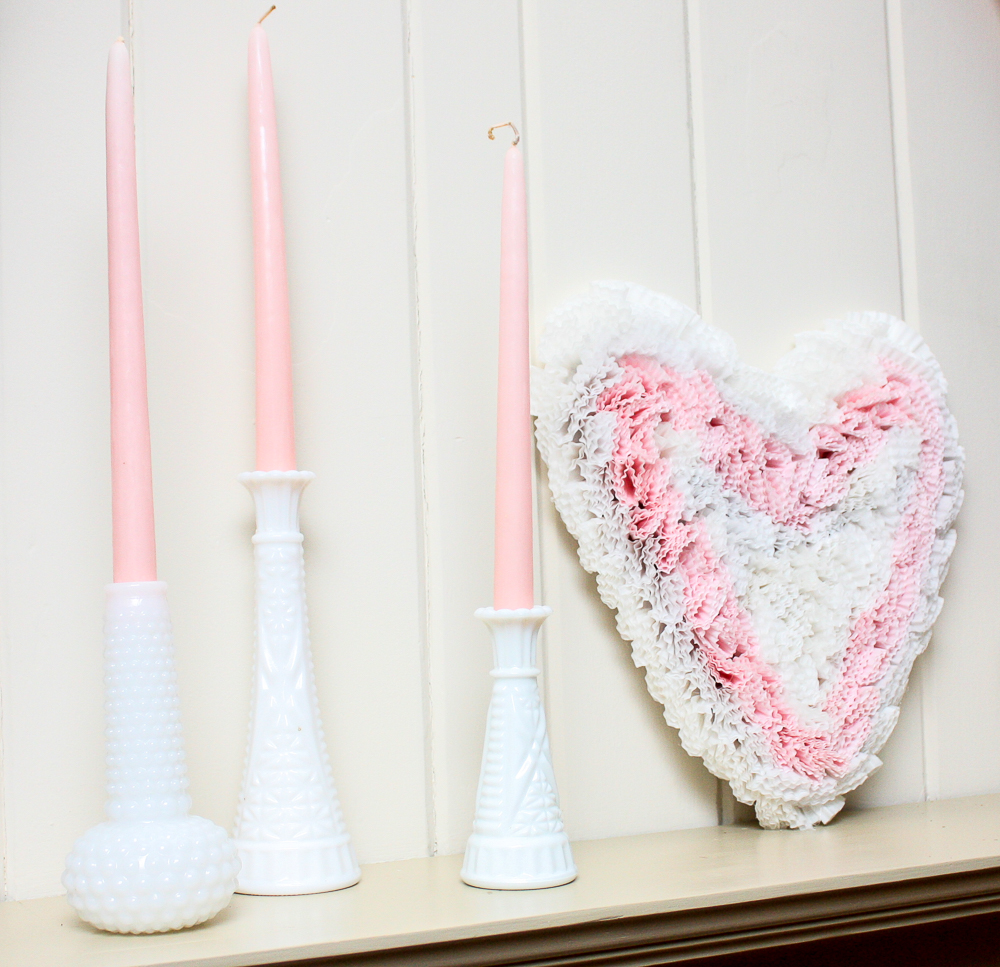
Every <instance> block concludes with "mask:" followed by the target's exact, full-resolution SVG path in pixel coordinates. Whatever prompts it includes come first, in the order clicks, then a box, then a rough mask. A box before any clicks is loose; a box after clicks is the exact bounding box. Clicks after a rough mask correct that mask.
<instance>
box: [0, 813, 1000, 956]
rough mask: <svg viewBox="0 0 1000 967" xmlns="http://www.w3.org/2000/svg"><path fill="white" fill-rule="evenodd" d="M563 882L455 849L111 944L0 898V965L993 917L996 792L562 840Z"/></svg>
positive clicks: (831, 931) (635, 949)
mask: <svg viewBox="0 0 1000 967" xmlns="http://www.w3.org/2000/svg"><path fill="white" fill-rule="evenodd" d="M574 853H575V856H576V860H577V863H578V865H579V869H580V876H579V879H578V880H577V881H576V882H575V883H572V884H570V885H569V886H565V887H560V888H557V889H551V890H539V891H533V892H509V893H504V892H493V891H485V890H477V889H474V888H472V887H468V886H465V885H463V884H462V883H461V881H460V880H459V876H458V872H459V867H460V865H461V856H442V857H435V858H431V859H414V860H406V861H402V862H396V863H379V864H372V865H370V866H366V867H364V873H363V878H362V881H361V883H360V885H359V886H357V887H354V888H352V889H349V890H343V891H340V892H337V893H324V894H316V895H313V896H302V897H256V896H237V897H235V899H234V901H233V904H232V906H231V907H230V908H229V909H228V910H226V911H224V912H223V913H222V914H220V915H219V916H218V917H217V918H216V919H215V920H214V921H213V922H212V923H209V924H207V925H204V926H202V927H196V928H194V929H192V930H187V931H183V932H180V933H174V934H161V935H157V936H146V937H122V936H115V935H111V934H104V933H100V932H98V931H96V930H93V929H91V928H89V927H87V926H86V925H84V924H83V923H81V922H80V921H79V920H77V919H76V917H75V915H74V914H73V912H72V910H71V909H70V908H69V906H68V905H67V904H66V901H65V899H64V898H62V897H53V898H50V899H44V900H29V901H26V902H8V903H3V904H0V965H2V967H67V965H73V967H97V965H100V967H152V965H157V967H166V965H172V967H180V965H186V967H195V965H197V967H246V965H255V964H286V963H299V964H302V963H310V964H313V965H319V964H326V963H339V962H341V958H343V962H344V963H345V964H346V963H350V964H351V965H356V964H371V965H375V964H393V965H395V964H399V965H402V964H418V963H419V964H420V965H422V967H432V965H437V964H441V965H449V967H458V965H466V964H468V965H473V964H475V965H501V964H508V963H517V964H545V963H553V962H556V963H558V964H560V965H566V964H576V963H581V962H584V961H585V962H586V963H587V964H601V963H606V962H609V961H611V960H612V959H613V961H614V962H615V963H616V964H629V965H632V964H643V963H645V964H648V963H665V962H670V961H673V960H683V959H685V958H687V957H691V956H698V955H701V956H704V955H706V954H710V953H726V952H732V951H737V950H746V949H751V948H759V947H767V946H770V945H776V944H783V943H790V942H795V941H802V940H813V939H818V938H821V937H829V936H835V935H841V934H847V933H852V932H857V931H864V930H872V929H879V928H885V927H892V926H902V925H908V924H915V923H923V922H928V921H932V920H940V919H946V918H951V917H960V916H968V915H971V914H976V913H986V912H993V911H997V910H1000V796H997V795H992V796H977V797H973V798H967V799H954V800H949V801H941V802H930V803H919V804H916V805H907V806H889V807H884V808H879V809H870V810H865V811H861V812H855V813H850V814H847V815H843V816H841V817H840V818H838V819H837V820H836V821H835V822H834V824H833V825H832V826H830V827H827V828H823V829H817V830H813V831H811V832H774V831H765V830H760V829H757V828H751V827H744V826H719V827H708V828H703V829H693V830H684V831H680V832H671V833H658V834H652V835H646V836H632V837H627V838H622V839H606V840H595V841H591V842H581V843H576V844H575V845H574Z"/></svg>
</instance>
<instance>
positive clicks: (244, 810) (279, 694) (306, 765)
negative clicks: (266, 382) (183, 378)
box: [235, 470, 361, 896]
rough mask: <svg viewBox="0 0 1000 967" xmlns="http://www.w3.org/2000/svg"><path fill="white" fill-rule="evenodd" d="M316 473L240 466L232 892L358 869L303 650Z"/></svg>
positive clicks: (312, 889) (273, 891) (330, 885)
mask: <svg viewBox="0 0 1000 967" xmlns="http://www.w3.org/2000/svg"><path fill="white" fill-rule="evenodd" d="M314 476H315V475H314V474H312V473H309V472H308V471H304V470H288V471H285V470H258V471H254V472H253V473H245V474H241V475H240V480H241V481H242V482H243V483H244V484H245V485H246V487H247V489H248V490H249V491H250V493H251V494H253V498H254V503H255V505H256V508H257V532H256V534H255V535H254V538H253V542H254V565H255V572H256V589H255V597H256V641H255V661H254V678H253V697H252V702H251V709H250V738H249V743H248V746H247V759H246V768H245V771H244V776H243V791H242V794H241V796H240V803H239V808H238V811H237V816H236V832H235V837H236V842H237V847H238V849H239V856H240V859H241V861H242V864H243V868H242V872H241V873H240V878H239V885H238V887H237V892H239V893H255V894H263V895H268V896H278V895H281V896H288V895H293V894H301V893H323V892H325V891H327V890H339V889H342V888H343V887H347V886H351V885H353V884H354V883H357V882H358V880H359V879H360V878H361V869H360V867H359V866H358V861H357V858H356V856H355V855H354V848H353V846H352V845H351V838H350V836H349V835H348V832H347V827H346V825H345V823H344V817H343V814H342V813H341V809H340V802H339V800H338V799H337V790H336V788H335V786H334V783H333V774H332V772H331V769H330V760H329V757H328V755H327V750H326V742H325V741H324V738H323V727H322V725H321V724H320V716H319V704H318V702H317V699H316V678H315V673H314V671H313V662H312V656H311V653H310V650H309V623H308V617H307V613H306V596H305V560H304V557H303V553H302V534H301V532H300V531H299V499H300V497H301V495H302V491H303V490H304V489H305V487H306V485H307V484H308V483H309V481H310V480H312V479H313V477H314Z"/></svg>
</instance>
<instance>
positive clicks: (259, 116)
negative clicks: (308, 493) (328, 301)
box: [248, 24, 295, 470]
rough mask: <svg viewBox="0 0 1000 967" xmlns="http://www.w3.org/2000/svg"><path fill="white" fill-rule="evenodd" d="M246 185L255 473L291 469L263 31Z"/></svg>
mask: <svg viewBox="0 0 1000 967" xmlns="http://www.w3.org/2000/svg"><path fill="white" fill-rule="evenodd" d="M248 79H249V84H248V87H249V94H250V181H251V185H252V189H253V261H254V279H255V288H256V304H257V469H258V470H294V469H295V425H294V412H293V408H292V339H291V325H290V318H289V310H288V274H287V272H286V270H285V225H284V219H283V216H282V206H281V170H280V167H279V165H278V123H277V118H276V116H275V111H274V81H273V80H272V77H271V50H270V47H269V46H268V43H267V33H266V31H265V30H264V28H263V27H262V26H261V25H260V24H256V25H255V26H254V28H253V30H252V31H251V33H250V56H249V71H248Z"/></svg>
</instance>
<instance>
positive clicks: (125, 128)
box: [107, 40, 156, 582]
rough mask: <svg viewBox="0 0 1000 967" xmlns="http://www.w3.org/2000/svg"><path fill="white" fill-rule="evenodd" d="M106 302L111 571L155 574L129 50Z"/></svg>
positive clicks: (129, 577)
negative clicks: (109, 407) (109, 367)
mask: <svg viewBox="0 0 1000 967" xmlns="http://www.w3.org/2000/svg"><path fill="white" fill-rule="evenodd" d="M107 164H108V296H109V299H108V302H109V309H110V313H109V315H110V330H111V516H112V529H113V538H112V539H113V545H114V579H115V581H116V582H122V581H155V580H156V540H155V537H154V532H153V472H152V466H151V463H150V456H149V409H148V405H147V401H146V344H145V338H144V335H143V324H142V277H141V274H140V271H139V205H138V201H137V198H136V178H135V118H134V115H133V108H132V72H131V70H130V69H129V57H128V50H126V48H125V43H124V42H123V41H122V40H118V41H117V42H116V43H114V44H113V45H112V47H111V53H110V55H109V56H108V94H107Z"/></svg>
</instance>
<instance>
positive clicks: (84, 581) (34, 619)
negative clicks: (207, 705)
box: [0, 0, 121, 899]
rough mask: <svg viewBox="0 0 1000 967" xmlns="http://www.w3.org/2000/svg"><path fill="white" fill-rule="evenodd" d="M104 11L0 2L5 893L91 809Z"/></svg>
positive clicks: (110, 18)
mask: <svg viewBox="0 0 1000 967" xmlns="http://www.w3.org/2000/svg"><path fill="white" fill-rule="evenodd" d="M119 15H120V7H119V2H118V0H105V2H99V3H92V4H85V5H84V4H79V5H77V4H74V5H69V6H67V5H66V4H64V3H61V2H58V0H38V2H31V3H5V4H3V5H2V6H0V45H2V46H0V300H2V301H0V321H2V337H0V338H2V350H3V362H2V366H3V369H2V381H3V385H2V411H3V412H2V420H3V423H2V445H0V458H2V461H3V462H2V470H0V487H2V492H0V508H2V514H0V527H2V534H0V547H2V551H0V554H2V558H0V561H2V564H0V567H2V573H0V582H2V615H0V621H2V636H0V689H2V693H3V694H2V743H3V750H2V751H3V762H2V768H3V776H2V780H3V794H2V799H3V805H4V813H5V815H4V817H3V820H4V833H5V836H4V839H5V843H4V844H3V845H4V846H5V854H6V855H5V873H6V883H5V895H6V896H7V897H9V898H18V899H20V898H25V897H32V896H45V895H49V894H53V893H58V892H59V889H60V887H59V876H60V874H61V873H62V866H63V860H64V859H65V856H66V853H67V852H68V851H69V849H70V847H71V846H72V844H73V840H74V839H75V838H76V836H77V835H78V834H79V833H80V832H82V830H83V829H85V828H86V827H87V826H89V825H92V824H93V823H95V822H99V821H100V820H101V818H102V816H101V796H102V795H103V778H104V777H103V772H102V771H101V768H100V766H101V764H102V763H103V749H102V740H103V735H102V731H101V730H102V711H101V698H100V695H101V687H102V686H101V621H102V614H103V591H102V588H103V585H104V583H105V582H106V581H107V580H109V579H110V575H111V533H110V519H111V511H110V492H111V489H110V443H109V439H108V403H107V394H108V389H107V387H108V371H107V356H108V348H107V346H108V336H107V268H106V266H107V255H106V246H105V231H106V229H105V225H106V217H105V207H104V73H105V65H106V62H107V52H108V48H109V47H110V45H111V42H112V41H113V40H114V38H115V37H116V36H117V35H118V33H119V32H120V29H121V25H120V23H119Z"/></svg>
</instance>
